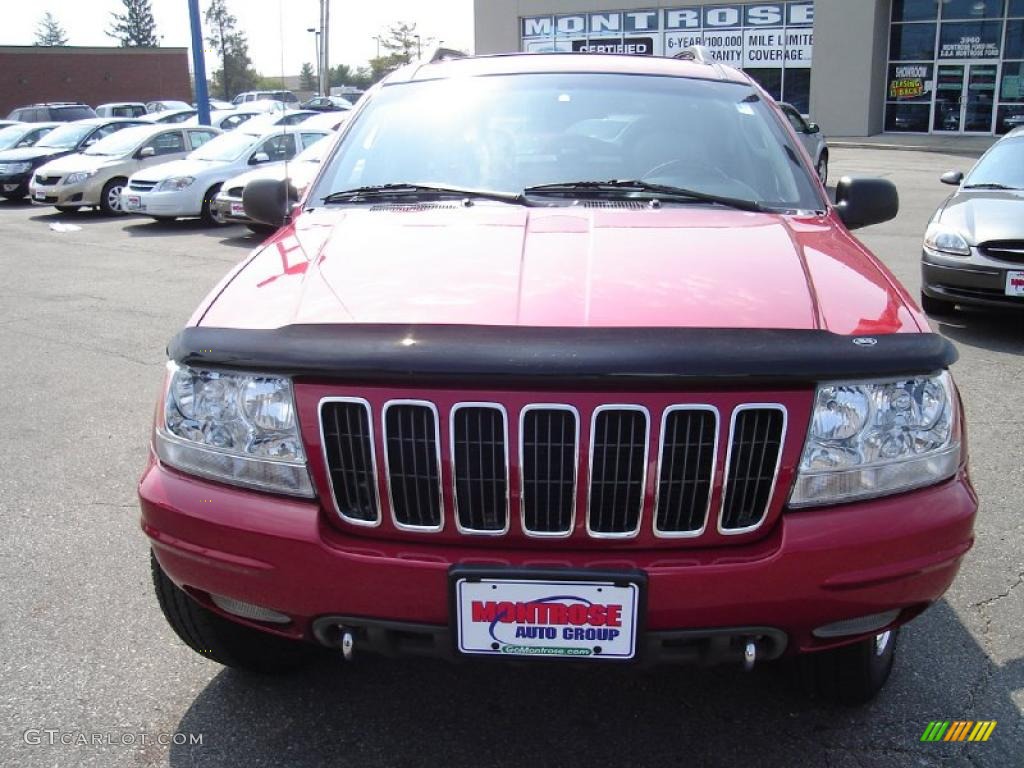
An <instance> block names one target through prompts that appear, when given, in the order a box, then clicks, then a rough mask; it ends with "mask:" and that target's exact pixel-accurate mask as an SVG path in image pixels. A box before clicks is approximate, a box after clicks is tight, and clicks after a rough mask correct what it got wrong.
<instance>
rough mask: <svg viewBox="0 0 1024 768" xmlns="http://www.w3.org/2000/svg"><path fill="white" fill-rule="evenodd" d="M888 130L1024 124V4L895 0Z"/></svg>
mask: <svg viewBox="0 0 1024 768" xmlns="http://www.w3.org/2000/svg"><path fill="white" fill-rule="evenodd" d="M891 21H892V23H891V25H890V35H889V69H888V78H887V80H886V94H885V130H886V131H898V132H908V133H930V132H936V133H993V132H994V133H997V134H1003V133H1006V132H1007V131H1009V130H1011V129H1013V128H1015V127H1017V126H1020V125H1024V83H1022V79H1024V0H893V3H892V18H891Z"/></svg>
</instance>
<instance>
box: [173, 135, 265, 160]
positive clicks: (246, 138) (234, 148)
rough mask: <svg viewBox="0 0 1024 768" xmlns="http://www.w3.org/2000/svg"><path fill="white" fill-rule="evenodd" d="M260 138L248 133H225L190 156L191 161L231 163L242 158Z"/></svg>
mask: <svg viewBox="0 0 1024 768" xmlns="http://www.w3.org/2000/svg"><path fill="white" fill-rule="evenodd" d="M258 138H259V137H258V136H252V135H250V134H248V133H237V132H235V133H225V134H223V135H221V136H218V137H217V138H215V139H210V141H208V142H206V143H205V144H203V146H201V147H200V148H199V149H197V150H196V151H195V152H193V153H192V154H191V155H189V156H188V159H189V160H220V161H222V162H230V161H232V160H236V159H238V158H239V157H241V156H242V153H243V152H245V151H246V150H247V149H249V148H250V147H251V146H252V145H253V144H255V143H256V140H257V139H258Z"/></svg>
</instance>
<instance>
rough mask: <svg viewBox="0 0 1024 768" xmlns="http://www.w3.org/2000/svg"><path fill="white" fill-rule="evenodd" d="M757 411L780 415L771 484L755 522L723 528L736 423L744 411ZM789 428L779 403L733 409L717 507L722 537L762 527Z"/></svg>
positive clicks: (780, 464) (749, 404)
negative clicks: (720, 496) (780, 424)
mask: <svg viewBox="0 0 1024 768" xmlns="http://www.w3.org/2000/svg"><path fill="white" fill-rule="evenodd" d="M759 410H768V411H770V410H775V411H778V412H780V413H781V414H782V429H781V431H780V433H779V452H778V456H777V457H776V459H775V467H774V471H773V473H772V482H771V485H770V486H769V488H768V497H767V501H766V502H765V505H764V509H763V510H761V515H760V517H759V518H758V520H757V522H756V523H754V524H752V525H748V526H746V527H743V528H725V527H723V525H722V523H723V521H724V517H725V506H726V501H727V500H728V498H729V473H730V470H731V468H732V459H733V455H732V454H733V447H734V445H735V433H736V421H737V419H738V417H739V415H740V414H741V413H744V412H745V411H759ZM788 427H789V413H788V412H787V410H786V407H785V406H784V405H782V404H780V403H744V404H742V405H738V406H736V408H734V409H733V412H732V417H731V420H730V422H729V447H728V450H727V452H726V457H725V474H724V476H723V478H722V498H721V501H720V503H719V507H718V525H717V528H718V532H719V533H720V534H722V535H723V536H738V535H740V534H744V533H750V532H751V531H756V530H757V529H758V528H760V527H761V526H762V525H764V521H765V519H766V518H767V517H768V510H769V509H771V505H772V501H773V500H774V499H775V486H776V484H777V483H778V482H779V468H780V467H781V466H782V454H783V452H784V451H785V448H786V432H787V429H788Z"/></svg>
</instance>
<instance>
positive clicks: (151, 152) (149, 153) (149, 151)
mask: <svg viewBox="0 0 1024 768" xmlns="http://www.w3.org/2000/svg"><path fill="white" fill-rule="evenodd" d="M139 157H140V158H141V157H156V148H155V147H143V148H142V149H140V150H139Z"/></svg>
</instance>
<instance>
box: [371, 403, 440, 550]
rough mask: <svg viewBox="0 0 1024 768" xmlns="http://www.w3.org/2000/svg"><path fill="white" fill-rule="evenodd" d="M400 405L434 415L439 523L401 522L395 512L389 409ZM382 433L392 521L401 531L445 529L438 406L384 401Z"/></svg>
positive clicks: (435, 530) (437, 530)
mask: <svg viewBox="0 0 1024 768" xmlns="http://www.w3.org/2000/svg"><path fill="white" fill-rule="evenodd" d="M398 405H411V406H417V407H420V408H427V409H429V410H430V411H431V412H432V413H433V415H434V461H435V467H436V472H437V493H438V510H439V515H438V524H437V525H410V524H408V523H403V522H400V521H399V519H398V515H397V514H396V512H395V500H394V497H393V496H392V488H391V485H392V481H393V479H394V478H393V476H392V474H391V456H390V454H391V451H390V450H389V446H388V437H389V436H388V411H389V410H391V408H393V407H395V406H398ZM380 419H381V435H382V436H383V441H382V443H383V448H384V471H385V473H386V476H387V483H386V485H387V490H388V506H389V507H390V508H391V522H392V523H393V524H394V526H395V528H397V529H398V530H401V531H417V532H419V533H438V532H440V531H442V530H444V518H445V509H444V488H443V485H444V484H443V483H442V481H441V434H440V431H441V419H440V417H439V416H438V412H437V406H436V405H434V403H432V402H430V401H429V400H388V401H387V402H386V403H384V407H383V408H382V409H381V414H380Z"/></svg>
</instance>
